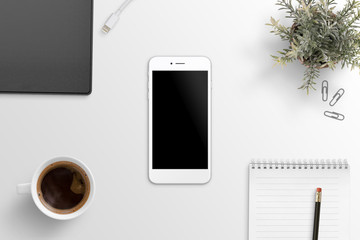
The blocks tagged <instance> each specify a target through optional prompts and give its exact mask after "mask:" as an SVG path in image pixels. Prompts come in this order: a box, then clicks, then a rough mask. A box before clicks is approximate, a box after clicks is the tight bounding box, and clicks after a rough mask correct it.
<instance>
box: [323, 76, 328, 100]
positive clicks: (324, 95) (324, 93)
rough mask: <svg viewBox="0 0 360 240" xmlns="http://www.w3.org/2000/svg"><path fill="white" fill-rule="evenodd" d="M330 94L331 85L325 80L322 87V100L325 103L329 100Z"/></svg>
mask: <svg viewBox="0 0 360 240" xmlns="http://www.w3.org/2000/svg"><path fill="white" fill-rule="evenodd" d="M328 93H329V83H328V81H326V80H324V81H323V82H322V86H321V94H322V100H323V101H324V102H326V101H327V100H328Z"/></svg>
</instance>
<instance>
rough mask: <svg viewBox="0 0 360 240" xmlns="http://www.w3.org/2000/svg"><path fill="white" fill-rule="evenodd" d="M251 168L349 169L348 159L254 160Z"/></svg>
mask: <svg viewBox="0 0 360 240" xmlns="http://www.w3.org/2000/svg"><path fill="white" fill-rule="evenodd" d="M250 167H251V169H349V164H348V162H347V160H346V159H344V160H342V159H339V160H330V159H326V160H323V159H322V160H297V161H296V160H292V161H287V160H274V161H272V160H266V161H261V160H252V161H251V163H250Z"/></svg>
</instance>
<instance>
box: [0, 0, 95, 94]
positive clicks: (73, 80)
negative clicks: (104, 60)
mask: <svg viewBox="0 0 360 240" xmlns="http://www.w3.org/2000/svg"><path fill="white" fill-rule="evenodd" d="M92 38H93V0H0V92H7V93H63V94H90V93H91V85H92Z"/></svg>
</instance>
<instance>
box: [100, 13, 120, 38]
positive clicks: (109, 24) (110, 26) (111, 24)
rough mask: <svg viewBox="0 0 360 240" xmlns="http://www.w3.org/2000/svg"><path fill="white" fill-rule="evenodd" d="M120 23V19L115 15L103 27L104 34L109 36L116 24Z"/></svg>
mask: <svg viewBox="0 0 360 240" xmlns="http://www.w3.org/2000/svg"><path fill="white" fill-rule="evenodd" d="M118 21H119V17H118V16H117V15H116V14H115V13H113V14H111V15H110V17H109V18H108V19H107V20H106V22H105V24H104V26H103V27H102V29H101V30H102V32H103V33H105V34H108V33H109V32H110V30H111V29H113V28H114V26H115V24H116V23H117V22H118Z"/></svg>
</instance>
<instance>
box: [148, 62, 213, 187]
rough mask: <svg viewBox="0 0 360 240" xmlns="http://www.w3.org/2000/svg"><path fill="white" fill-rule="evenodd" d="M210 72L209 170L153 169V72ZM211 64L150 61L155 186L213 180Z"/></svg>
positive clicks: (150, 143)
mask: <svg viewBox="0 0 360 240" xmlns="http://www.w3.org/2000/svg"><path fill="white" fill-rule="evenodd" d="M153 71H207V72H208V169H153V168H152V81H153V79H152V72H153ZM211 88H212V80H211V62H210V60H209V59H208V58H207V57H153V58H152V59H150V61H149V82H148V102H149V179H150V181H151V182H152V183H155V184H205V183H207V182H209V181H210V179H211Z"/></svg>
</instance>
